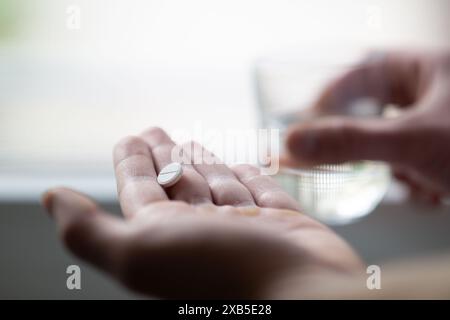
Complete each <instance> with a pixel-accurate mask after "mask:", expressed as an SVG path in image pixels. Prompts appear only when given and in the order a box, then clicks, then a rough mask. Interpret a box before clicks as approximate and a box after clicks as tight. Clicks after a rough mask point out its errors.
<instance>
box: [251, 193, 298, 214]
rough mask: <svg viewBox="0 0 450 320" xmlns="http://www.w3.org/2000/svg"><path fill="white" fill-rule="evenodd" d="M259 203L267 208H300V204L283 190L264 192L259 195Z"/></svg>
mask: <svg viewBox="0 0 450 320" xmlns="http://www.w3.org/2000/svg"><path fill="white" fill-rule="evenodd" d="M258 205H260V206H261V207H265V208H276V209H294V210H298V205H297V204H296V202H295V201H294V199H292V198H291V197H290V196H288V195H287V194H285V193H284V192H283V191H281V190H277V191H265V192H263V193H262V194H261V195H260V196H259V199H258Z"/></svg>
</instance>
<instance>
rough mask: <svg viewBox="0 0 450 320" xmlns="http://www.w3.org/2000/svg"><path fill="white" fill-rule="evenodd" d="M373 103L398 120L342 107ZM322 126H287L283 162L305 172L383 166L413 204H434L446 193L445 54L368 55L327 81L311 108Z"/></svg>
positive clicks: (449, 92) (449, 113) (449, 121)
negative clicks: (370, 163) (371, 163)
mask: <svg viewBox="0 0 450 320" xmlns="http://www.w3.org/2000/svg"><path fill="white" fill-rule="evenodd" d="M363 97H371V98H374V99H375V100H377V101H378V103H379V104H380V105H387V104H395V105H396V106H397V107H398V108H399V109H400V112H401V114H400V116H398V117H396V118H393V119H385V118H371V119H362V118H355V117H350V116H348V115H346V113H347V112H348V110H346V106H348V105H350V104H351V103H352V102H354V101H356V100H357V99H359V98H363ZM313 110H314V112H315V113H316V114H317V115H320V116H321V119H317V120H313V121H310V122H308V123H302V124H298V125H296V126H294V127H292V128H291V129H290V131H289V133H288V136H287V150H288V154H287V155H285V157H284V158H283V159H282V161H281V162H282V163H283V164H284V165H288V166H294V167H295V166H310V165H314V164H321V163H340V162H346V161H354V160H381V161H386V162H388V163H390V164H391V166H392V168H393V171H394V174H395V176H396V177H397V178H398V179H399V180H401V181H403V182H405V183H407V184H408V185H409V186H410V188H411V194H412V195H413V196H416V198H419V199H423V200H426V201H428V202H431V203H434V204H437V203H439V199H440V198H441V197H442V196H448V195H449V194H450V165H449V164H450V149H449V148H448V146H449V145H450V53H449V52H438V53H436V52H435V53H425V52H388V53H377V54H374V55H371V56H370V57H369V58H368V59H367V60H366V61H365V62H363V63H361V64H360V65H359V67H356V68H354V69H353V70H351V71H349V72H348V73H346V74H343V75H341V76H340V77H339V78H337V79H335V80H334V81H332V82H331V83H330V84H329V85H328V86H327V87H326V88H325V89H324V90H323V92H322V94H321V95H320V97H319V98H318V99H317V101H316V104H315V106H314V108H313Z"/></svg>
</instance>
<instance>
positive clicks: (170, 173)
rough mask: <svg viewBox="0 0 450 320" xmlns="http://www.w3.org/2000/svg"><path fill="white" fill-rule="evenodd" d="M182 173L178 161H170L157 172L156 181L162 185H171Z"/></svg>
mask: <svg viewBox="0 0 450 320" xmlns="http://www.w3.org/2000/svg"><path fill="white" fill-rule="evenodd" d="M182 175H183V167H182V166H181V164H180V163H178V162H172V163H170V164H168V165H167V166H165V167H164V168H162V170H161V172H160V173H159V174H158V179H157V181H158V183H159V184H160V185H161V186H163V187H170V186H173V185H174V184H175V183H177V182H178V180H180V178H181V176H182Z"/></svg>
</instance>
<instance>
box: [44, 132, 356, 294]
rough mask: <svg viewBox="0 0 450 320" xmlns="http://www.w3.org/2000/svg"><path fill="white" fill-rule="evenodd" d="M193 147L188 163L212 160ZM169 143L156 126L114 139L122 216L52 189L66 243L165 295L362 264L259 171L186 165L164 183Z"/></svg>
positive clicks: (241, 290)
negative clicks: (176, 178)
mask: <svg viewBox="0 0 450 320" xmlns="http://www.w3.org/2000/svg"><path fill="white" fill-rule="evenodd" d="M192 145H194V143H188V144H185V145H184V146H183V150H186V153H187V154H189V156H190V158H191V159H199V157H200V158H201V157H205V156H208V157H209V159H210V158H211V157H212V156H213V155H211V154H210V153H209V152H208V151H207V150H204V149H203V148H202V147H201V146H198V145H197V148H191V147H192ZM174 146H175V144H174V143H173V141H172V140H171V139H170V138H169V136H168V135H167V134H166V133H165V132H164V131H163V130H161V129H159V128H151V129H149V130H147V131H145V132H144V133H142V134H141V135H140V136H135V137H127V138H125V139H123V140H122V141H120V142H119V143H118V144H117V145H116V147H115V150H114V164H115V172H116V179H117V187H118V195H119V200H120V205H121V208H122V211H123V214H124V219H119V218H117V217H114V216H112V215H110V214H108V213H106V212H104V211H103V210H102V209H101V208H99V207H98V206H97V205H96V204H95V203H94V202H93V201H92V200H90V199H89V198H88V197H86V196H84V195H82V194H80V193H78V192H76V191H73V190H70V189H66V188H55V189H52V190H50V191H48V192H47V193H46V194H45V195H44V199H43V203H44V206H45V207H46V208H47V209H48V211H49V212H50V214H51V216H52V217H54V219H55V221H56V224H57V226H58V229H59V233H60V235H61V238H62V240H63V242H64V243H65V244H66V246H67V248H68V249H69V250H70V251H71V252H73V253H74V254H75V255H76V256H78V257H79V258H81V259H83V260H85V261H87V262H89V263H91V264H93V265H95V266H96V267H98V268H100V269H101V270H104V271H106V272H108V273H109V274H110V275H111V276H113V277H114V278H116V279H118V280H119V281H120V282H122V283H123V284H124V285H125V286H127V287H129V288H130V289H132V290H134V291H136V292H139V293H141V294H144V295H148V296H156V297H163V298H268V297H274V295H275V294H276V292H278V291H279V286H278V284H281V283H284V281H285V279H288V278H289V277H290V276H291V275H295V277H296V280H297V281H301V280H302V279H308V278H310V277H318V276H319V277H320V276H322V275H329V276H339V277H341V276H351V275H354V274H358V273H360V272H361V271H362V270H363V265H362V263H361V261H360V259H359V258H358V256H357V255H356V254H355V253H354V252H353V250H352V249H351V248H350V247H349V246H348V245H347V244H346V243H345V242H344V241H343V240H342V239H340V238H339V237H338V236H337V235H336V234H335V233H334V232H332V231H331V230H330V229H328V228H327V227H325V226H324V225H322V224H320V223H319V222H317V221H315V220H313V219H311V218H309V217H307V216H305V215H303V214H301V213H300V212H299V211H298V204H297V203H296V202H295V201H294V200H293V199H292V198H291V197H290V196H289V195H288V194H286V193H285V192H284V191H283V190H282V189H281V188H280V187H279V186H278V185H277V184H276V183H275V181H274V180H273V179H272V178H271V177H269V176H261V175H260V174H259V170H258V169H257V168H254V167H252V166H248V165H241V166H237V167H234V168H232V169H230V168H229V167H227V166H225V165H223V164H193V165H190V164H186V165H185V166H184V172H183V176H182V178H181V180H180V181H179V182H178V183H177V184H175V185H174V186H172V187H169V188H167V189H163V188H162V187H161V186H159V185H158V183H157V182H156V177H157V172H159V171H160V170H161V168H163V167H164V166H165V165H167V164H168V163H170V162H171V160H170V154H171V150H172V148H173V147H174ZM192 150H197V151H194V152H192ZM199 150H200V151H199ZM197 162H198V161H195V162H194V163H197Z"/></svg>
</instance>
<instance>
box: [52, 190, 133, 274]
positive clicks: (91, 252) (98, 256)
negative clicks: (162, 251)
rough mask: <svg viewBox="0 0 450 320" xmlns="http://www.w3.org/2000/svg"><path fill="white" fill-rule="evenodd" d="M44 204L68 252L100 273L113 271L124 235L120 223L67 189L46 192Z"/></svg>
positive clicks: (85, 198) (125, 227) (84, 198)
mask: <svg viewBox="0 0 450 320" xmlns="http://www.w3.org/2000/svg"><path fill="white" fill-rule="evenodd" d="M43 205H44V206H45V208H46V209H47V211H49V213H50V214H51V216H52V217H53V218H54V219H55V220H56V224H57V227H58V229H59V233H60V235H61V238H62V239H63V241H64V243H65V245H66V246H67V247H68V249H69V250H70V251H71V252H73V253H74V254H75V255H76V256H78V257H80V258H81V259H83V260H86V261H87V262H89V263H92V264H93V265H95V266H97V267H99V268H101V269H103V270H106V271H109V272H111V273H114V272H115V271H116V267H118V263H119V262H118V259H119V257H120V254H121V250H122V249H121V248H122V245H123V244H124V243H125V240H126V234H127V225H126V224H125V223H124V222H123V221H121V220H119V219H117V218H115V217H113V216H111V215H109V214H107V213H105V212H103V211H102V210H101V209H100V208H98V207H97V205H96V204H95V203H94V202H93V201H92V200H90V199H88V198H87V197H86V196H84V195H81V194H80V193H78V192H75V191H72V190H70V189H65V188H56V189H52V190H50V191H48V192H47V193H46V194H45V195H44V196H43Z"/></svg>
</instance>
